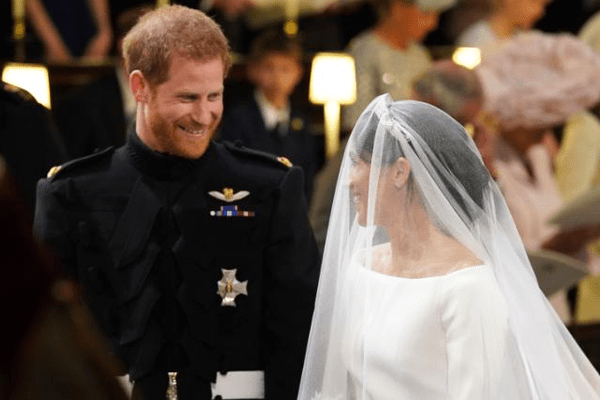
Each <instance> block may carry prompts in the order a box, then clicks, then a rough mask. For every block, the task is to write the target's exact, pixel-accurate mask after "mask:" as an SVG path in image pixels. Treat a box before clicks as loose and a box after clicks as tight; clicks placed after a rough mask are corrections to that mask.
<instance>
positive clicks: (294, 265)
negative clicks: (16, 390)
mask: <svg viewBox="0 0 600 400" xmlns="http://www.w3.org/2000/svg"><path fill="white" fill-rule="evenodd" d="M124 54H125V59H126V65H127V69H128V72H129V83H130V87H131V90H132V92H133V94H134V96H135V99H136V101H137V116H136V126H135V131H132V132H130V133H129V136H128V138H127V143H126V144H125V145H124V146H123V147H120V148H118V149H112V148H111V149H107V150H104V151H100V152H98V153H95V154H93V155H91V156H88V157H85V158H81V159H77V160H74V161H71V162H69V163H67V164H64V165H62V166H60V167H57V168H54V169H53V170H51V172H50V173H49V175H48V178H47V179H42V180H41V181H40V183H39V185H38V199H37V205H36V215H35V231H36V233H37V234H38V235H39V237H40V238H41V239H42V240H43V241H45V242H46V243H48V244H49V245H50V246H52V247H53V249H54V250H55V252H56V254H57V255H58V258H59V259H60V262H61V263H62V265H63V267H64V269H65V270H66V271H67V272H68V273H69V274H70V275H71V276H72V277H73V278H74V279H77V280H78V281H79V283H80V284H81V287H82V289H83V294H84V300H85V301H86V302H87V304H88V306H89V307H90V308H91V310H92V311H93V313H94V315H95V316H96V319H97V320H98V322H99V324H100V326H101V327H102V328H103V330H104V332H105V333H106V335H107V336H108V338H109V340H110V341H111V343H112V346H113V348H114V351H115V352H116V353H117V354H118V355H119V356H120V357H121V358H122V360H123V361H124V364H125V367H126V372H127V373H128V374H129V377H130V379H131V380H132V381H134V388H133V397H134V398H139V397H141V396H143V397H144V398H145V399H146V400H153V399H161V400H162V399H164V398H165V392H166V391H167V387H168V383H169V382H168V378H167V377H168V373H170V372H176V373H177V376H176V386H177V390H178V398H179V399H180V400H187V399H195V400H196V399H200V400H204V399H207V400H208V399H213V398H221V399H258V398H265V399H295V398H296V394H297V388H298V384H299V380H300V372H301V369H302V361H303V357H304V351H305V346H306V340H307V336H308V330H309V324H310V319H311V315H312V308H313V302H314V295H315V290H316V283H317V279H318V269H319V261H320V260H319V255H318V250H317V248H316V245H315V242H314V238H313V235H312V231H311V230H310V227H309V224H308V219H307V216H306V204H305V201H304V196H302V188H303V176H302V171H301V170H300V169H299V168H296V167H291V166H290V164H289V162H286V160H283V159H281V158H278V157H276V156H272V155H269V154H265V153H259V152H255V151H251V150H248V149H245V148H243V147H239V146H234V145H231V144H228V143H217V142H213V141H212V137H213V135H214V133H215V130H216V128H217V126H218V124H219V122H220V120H221V115H222V112H223V80H224V77H225V76H226V75H227V72H228V69H229V66H230V61H229V54H228V45H227V41H226V39H225V37H224V36H223V33H222V32H221V30H220V29H219V27H218V26H217V25H216V24H215V23H214V22H213V21H212V20H211V19H210V18H208V17H207V16H206V15H204V14H203V13H202V12H200V11H197V10H192V9H189V8H186V7H182V6H167V7H162V8H160V9H158V10H156V11H153V12H151V13H149V14H147V15H146V16H144V17H143V18H142V19H141V20H140V22H139V23H138V24H137V25H136V26H135V27H134V28H133V29H132V30H131V31H130V33H129V34H128V35H127V37H126V38H125V40H124ZM124 372H125V371H124ZM217 396H220V397H217Z"/></svg>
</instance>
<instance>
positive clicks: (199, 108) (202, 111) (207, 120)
mask: <svg viewBox="0 0 600 400" xmlns="http://www.w3.org/2000/svg"><path fill="white" fill-rule="evenodd" d="M192 120H193V121H194V122H196V123H197V124H200V125H203V126H208V125H210V124H211V122H212V113H211V111H210V107H209V106H208V104H206V102H205V101H198V102H196V104H195V105H194V110H193V112H192Z"/></svg>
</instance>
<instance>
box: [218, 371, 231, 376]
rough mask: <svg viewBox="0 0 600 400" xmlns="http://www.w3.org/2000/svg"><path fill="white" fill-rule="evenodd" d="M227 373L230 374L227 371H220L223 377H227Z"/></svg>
mask: <svg viewBox="0 0 600 400" xmlns="http://www.w3.org/2000/svg"><path fill="white" fill-rule="evenodd" d="M227 372H229V371H226V370H221V371H220V373H221V375H223V376H225V375H227Z"/></svg>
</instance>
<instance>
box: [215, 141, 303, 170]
mask: <svg viewBox="0 0 600 400" xmlns="http://www.w3.org/2000/svg"><path fill="white" fill-rule="evenodd" d="M222 143H223V145H225V147H226V148H227V149H228V150H229V151H231V152H232V153H234V154H238V155H241V156H244V157H249V158H254V159H256V160H259V161H267V162H268V163H271V164H273V165H277V166H279V167H284V168H285V169H287V168H291V167H292V166H293V164H292V162H291V161H290V160H288V159H287V157H283V156H277V155H275V154H272V153H267V152H266V151H260V150H255V149H250V148H248V147H244V145H243V144H242V142H241V141H236V142H235V143H231V142H227V141H223V142H222Z"/></svg>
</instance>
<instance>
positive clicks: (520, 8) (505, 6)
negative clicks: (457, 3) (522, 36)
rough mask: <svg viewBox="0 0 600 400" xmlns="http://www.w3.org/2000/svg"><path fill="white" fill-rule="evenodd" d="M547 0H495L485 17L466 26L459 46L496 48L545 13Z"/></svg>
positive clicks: (459, 38) (485, 49)
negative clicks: (490, 10)
mask: <svg viewBox="0 0 600 400" xmlns="http://www.w3.org/2000/svg"><path fill="white" fill-rule="evenodd" d="M549 2H550V0H497V1H495V2H494V7H493V10H492V12H491V13H490V15H489V16H488V17H487V18H484V19H481V20H479V21H477V22H475V23H474V24H472V25H471V26H469V27H467V29H465V30H464V32H462V33H461V35H460V36H459V37H458V39H457V45H458V46H472V47H479V48H480V49H481V50H482V52H484V54H490V53H493V52H494V51H496V50H497V49H498V48H499V47H500V45H501V44H502V43H503V42H506V41H507V40H509V39H510V38H511V37H512V36H513V35H514V34H516V33H518V32H519V31H527V30H530V29H531V28H532V27H533V25H534V24H535V23H536V21H538V20H539V19H540V18H542V17H543V16H544V13H545V9H546V5H547V4H548V3H549Z"/></svg>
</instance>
